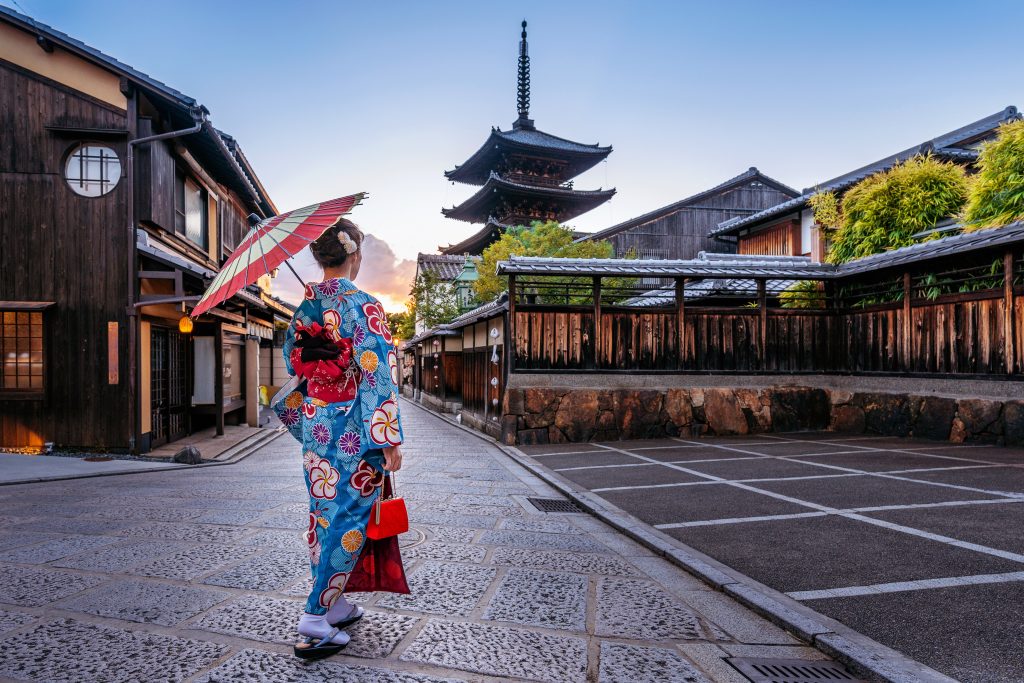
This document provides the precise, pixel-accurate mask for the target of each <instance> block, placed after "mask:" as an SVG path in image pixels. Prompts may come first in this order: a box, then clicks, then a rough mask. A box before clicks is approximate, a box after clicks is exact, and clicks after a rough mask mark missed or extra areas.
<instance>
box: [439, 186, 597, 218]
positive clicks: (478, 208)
mask: <svg viewBox="0 0 1024 683" xmlns="http://www.w3.org/2000/svg"><path fill="white" fill-rule="evenodd" d="M614 194H615V188H609V189H607V190H603V189H598V190H574V189H570V188H566V187H543V186H534V185H523V184H521V183H515V182H512V181H509V180H504V179H502V178H498V177H497V176H495V175H493V174H492V175H491V177H490V178H489V179H488V180H487V183H486V184H485V185H484V186H483V187H482V188H480V189H479V190H477V192H476V193H475V194H473V196H472V197H470V198H469V199H467V200H466V201H464V202H462V203H461V204H459V205H458V206H454V207H452V208H450V209H441V213H442V214H444V216H445V217H447V218H454V219H455V220H460V221H466V222H467V223H483V222H484V221H485V220H487V218H488V217H490V216H492V215H493V214H494V208H495V205H496V204H497V203H498V202H499V201H500V200H501V199H504V198H512V199H539V200H546V201H550V202H552V203H554V204H557V205H558V206H559V208H560V211H559V215H558V220H559V221H563V222H564V221H567V220H571V219H573V218H575V217H576V216H579V215H580V214H584V213H586V212H587V211H590V210H591V209H593V208H596V207H598V206H600V205H601V204H603V203H605V202H606V201H608V200H609V199H611V198H612V196H614Z"/></svg>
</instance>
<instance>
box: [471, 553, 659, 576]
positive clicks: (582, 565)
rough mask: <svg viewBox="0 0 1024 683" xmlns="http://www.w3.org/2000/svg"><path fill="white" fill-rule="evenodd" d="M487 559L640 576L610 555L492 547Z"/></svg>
mask: <svg viewBox="0 0 1024 683" xmlns="http://www.w3.org/2000/svg"><path fill="white" fill-rule="evenodd" d="M491 562H493V563H494V564H506V565H511V566H513V567H530V568H535V569H556V570H563V571H567V572H577V573H580V574H605V575H611V576H640V575H641V574H640V572H638V571H637V570H636V569H635V568H634V567H633V566H632V565H631V564H629V563H628V562H625V561H623V560H621V559H619V558H618V557H615V556H614V555H596V554H593V553H571V552H561V551H558V550H526V549H523V548H495V549H494V552H493V553H491Z"/></svg>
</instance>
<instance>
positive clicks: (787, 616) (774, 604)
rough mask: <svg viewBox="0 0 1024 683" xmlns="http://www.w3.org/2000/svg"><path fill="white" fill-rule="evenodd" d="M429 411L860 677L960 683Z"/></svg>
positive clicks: (897, 681)
mask: <svg viewBox="0 0 1024 683" xmlns="http://www.w3.org/2000/svg"><path fill="white" fill-rule="evenodd" d="M428 412H430V413H431V414H433V415H434V416H435V417H436V418H437V419H439V420H445V421H446V422H449V423H450V424H452V425H454V426H455V427H458V428H459V429H462V430H464V431H466V432H469V433H470V434H473V435H474V436H476V437H477V438H479V439H481V440H482V441H485V442H487V443H489V444H491V445H493V446H495V447H497V448H498V449H500V450H501V451H502V452H503V453H505V454H506V455H507V456H509V457H510V458H512V459H513V460H514V461H515V462H516V463H518V464H519V465H520V466H522V467H524V468H525V469H526V470H527V471H529V472H530V473H531V474H534V475H535V476H537V477H538V478H540V479H541V480H543V481H544V482H545V483H547V484H548V485H550V486H551V487H553V488H554V489H556V490H558V491H559V492H560V493H562V494H563V495H565V496H566V497H567V498H569V499H570V500H572V501H574V502H575V503H576V504H577V505H579V506H580V507H582V508H583V509H585V510H586V511H587V512H589V513H590V514H592V515H594V516H595V517H597V518H598V519H600V520H601V521H602V522H604V523H605V524H608V525H609V526H611V527H612V528H614V529H615V530H617V531H619V532H620V533H623V534H625V535H626V536H628V537H629V538H631V539H633V540H634V541H636V542H638V543H640V544H641V545H643V546H644V547H646V548H648V549H649V550H652V551H654V552H655V553H657V554H658V555H659V556H661V557H664V558H665V559H667V560H669V561H670V562H672V563H673V564H675V565H676V566H678V567H680V568H682V569H684V570H685V571H687V572H689V573H690V574H693V575H694V576H696V577H697V578H699V579H701V580H702V581H704V582H705V583H707V584H709V585H711V586H713V587H714V588H715V589H717V590H720V591H722V592H723V593H725V594H727V595H729V596H730V597H732V598H733V599H735V600H736V601H737V602H739V603H740V604H742V605H743V606H745V607H747V608H748V609H750V610H751V611H753V612H754V613H755V614H757V615H759V616H761V617H764V618H765V619H767V620H768V621H770V622H772V623H774V624H776V625H777V626H779V627H781V628H784V629H785V630H787V631H789V632H790V633H792V634H793V635H795V636H797V637H798V638H800V639H801V640H804V641H806V642H808V643H810V644H811V645H813V646H814V647H816V648H817V649H818V650H820V651H821V652H823V653H825V654H826V655H828V656H829V657H832V658H833V659H835V660H836V661H839V662H841V663H843V664H844V665H846V666H848V667H850V668H851V669H852V670H853V671H854V672H855V673H856V674H857V675H859V676H865V677H867V678H869V679H870V680H874V681H883V682H885V683H957V681H956V680H955V679H953V678H950V677H949V676H946V675H945V674H943V673H940V672H938V671H936V670H934V669H932V668H930V667H928V666H925V665H924V664H922V663H920V662H918V661H916V660H914V659H911V658H910V657H907V656H906V655H904V654H902V653H900V652H897V651H896V650H893V649H892V648H890V647H886V646H885V645H882V644H881V643H879V642H876V641H874V640H872V639H870V638H868V637H867V636H865V635H863V634H861V633H858V632H857V631H854V630H853V629H851V628H849V627H848V626H845V625H844V624H841V623H840V622H838V621H836V620H834V619H831V618H829V617H826V616H825V615H823V614H819V613H818V612H815V611H814V610H812V609H810V608H808V607H806V606H804V605H802V604H800V603H799V602H797V601H796V600H794V599H793V598H790V597H789V596H787V595H785V594H783V593H780V592H779V591H776V590H775V589H773V588H770V587H768V586H766V585H764V584H762V583H760V582H758V581H755V580H754V579H752V578H750V577H748V576H746V575H744V574H741V573H739V572H737V571H736V570H734V569H732V568H731V567H728V566H726V565H724V564H722V563H721V562H719V561H718V560H715V559H714V558H712V557H709V556H707V555H705V554H703V553H701V552H699V551H698V550H695V549H694V548H691V547H689V546H687V545H685V544H683V543H680V542H679V541H677V540H676V539H674V538H672V537H671V536H668V535H667V534H663V533H661V532H660V531H658V530H657V529H653V528H651V527H650V526H649V525H647V524H645V523H644V522H642V521H641V520H639V519H638V518H636V517H634V516H633V515H630V514H629V513H627V512H625V511H623V510H621V509H619V508H617V507H615V506H613V505H611V504H610V503H608V502H607V501H605V500H604V499H603V498H601V497H600V496H597V495H595V494H594V493H591V492H590V491H587V490H584V489H580V488H579V487H577V486H576V485H575V484H573V483H572V482H570V481H569V480H568V479H565V478H564V477H561V476H559V475H557V474H555V473H553V472H550V471H548V470H546V468H544V467H542V466H541V465H538V464H536V463H535V462H533V460H532V459H530V458H529V456H527V455H526V454H524V453H523V452H522V451H520V450H519V449H517V448H515V447H512V446H506V445H504V444H502V443H500V442H499V441H497V440H495V439H493V438H491V437H488V436H486V435H484V434H481V433H480V432H478V431H476V430H474V429H471V428H469V427H467V426H465V425H462V424H459V423H458V422H456V421H455V420H453V419H451V418H450V417H448V416H446V415H442V414H439V413H436V412H434V411H430V410H428Z"/></svg>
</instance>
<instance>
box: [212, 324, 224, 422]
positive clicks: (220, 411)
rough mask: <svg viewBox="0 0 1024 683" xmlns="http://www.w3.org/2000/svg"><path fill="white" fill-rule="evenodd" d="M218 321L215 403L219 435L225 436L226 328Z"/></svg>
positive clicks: (214, 365) (215, 348)
mask: <svg viewBox="0 0 1024 683" xmlns="http://www.w3.org/2000/svg"><path fill="white" fill-rule="evenodd" d="M222 325H223V323H220V322H218V323H217V325H216V327H215V330H214V334H213V403H214V416H215V418H216V420H217V436H224V330H223V329H222Z"/></svg>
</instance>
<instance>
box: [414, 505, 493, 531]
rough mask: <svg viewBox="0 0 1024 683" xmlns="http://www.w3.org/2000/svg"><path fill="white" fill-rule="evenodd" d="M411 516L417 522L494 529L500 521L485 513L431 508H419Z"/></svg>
mask: <svg viewBox="0 0 1024 683" xmlns="http://www.w3.org/2000/svg"><path fill="white" fill-rule="evenodd" d="M410 517H411V518H410V520H409V521H410V522H413V523H416V524H437V525H439V526H455V527H468V528H471V529H493V528H494V525H495V524H496V523H497V521H498V520H497V519H496V518H494V517H484V516H483V515H456V514H453V513H450V512H436V511H430V510H417V511H416V512H415V513H414V514H412V515H411V516H410Z"/></svg>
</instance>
